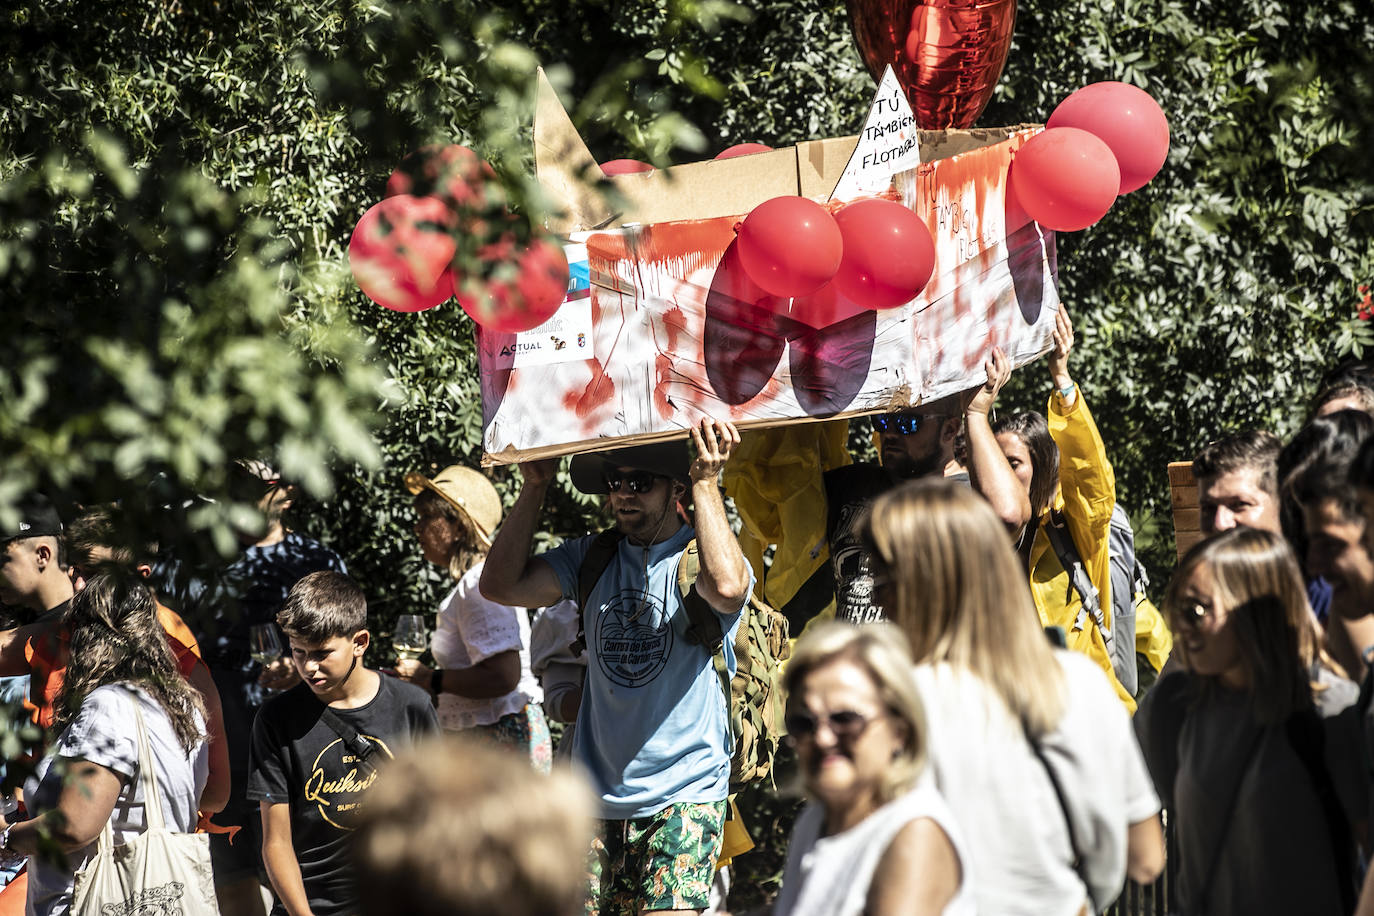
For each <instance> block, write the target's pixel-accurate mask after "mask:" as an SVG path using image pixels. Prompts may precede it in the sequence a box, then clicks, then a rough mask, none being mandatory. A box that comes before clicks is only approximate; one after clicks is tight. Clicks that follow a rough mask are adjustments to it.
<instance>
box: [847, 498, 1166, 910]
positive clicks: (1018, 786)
mask: <svg viewBox="0 0 1374 916" xmlns="http://www.w3.org/2000/svg"><path fill="white" fill-rule="evenodd" d="M862 533H863V538H864V540H865V543H866V544H867V546H868V549H869V552H870V554H871V555H872V557H873V559H874V564H875V570H874V577H875V580H876V582H877V586H878V594H879V596H880V597H881V600H882V602H883V607H885V608H887V609H888V613H889V614H890V615H891V617H892V619H893V620H894V621H896V623H897V625H898V626H899V627H900V628H901V629H902V631H903V632H904V633H905V634H906V635H907V638H908V639H909V640H910V642H911V649H912V656H913V658H914V659H915V660H916V669H915V671H916V682H917V687H918V689H919V691H920V695H921V700H922V702H923V704H924V706H925V710H926V717H927V724H928V727H929V732H928V734H929V738H928V742H927V743H928V747H929V749H930V766H931V770H932V772H933V774H934V777H935V781H936V785H937V786H938V787H939V790H940V793H941V794H942V795H943V796H944V798H945V800H946V801H947V802H948V804H949V806H950V808H951V809H952V810H953V812H954V816H955V820H956V822H957V823H958V825H959V828H960V831H961V832H962V834H963V836H964V839H965V842H966V843H967V848H968V853H969V872H970V873H971V874H972V875H973V876H974V879H975V880H974V885H973V888H974V893H975V895H976V897H977V902H978V911H979V912H980V913H997V914H999V916H1018V914H1025V916H1079V914H1087V913H1090V912H1094V911H1100V910H1101V909H1103V908H1105V907H1106V905H1107V904H1109V903H1110V902H1111V900H1112V898H1114V897H1115V896H1116V894H1117V893H1118V892H1119V891H1120V889H1121V886H1122V883H1123V881H1124V879H1125V877H1126V875H1127V874H1129V875H1130V876H1131V878H1133V879H1134V880H1136V881H1140V882H1142V883H1148V882H1150V881H1153V880H1154V878H1155V877H1156V876H1158V874H1159V872H1160V870H1161V869H1162V868H1163V862H1164V843H1163V837H1162V834H1161V831H1160V826H1159V817H1158V812H1159V801H1158V799H1157V798H1156V797H1155V794H1154V791H1153V789H1152V788H1151V786H1150V780H1149V776H1148V775H1147V774H1146V771H1145V765H1144V763H1143V761H1142V760H1141V757H1140V749H1139V748H1138V747H1137V746H1136V743H1135V738H1134V736H1133V735H1132V734H1131V725H1130V719H1129V718H1128V716H1127V714H1126V711H1125V710H1124V709H1123V708H1122V706H1121V704H1120V703H1119V702H1118V701H1117V699H1116V694H1115V691H1114V690H1113V689H1112V687H1111V685H1110V684H1109V683H1108V682H1107V680H1106V679H1105V678H1104V677H1103V675H1102V672H1101V671H1100V670H1099V669H1098V667H1097V666H1096V665H1094V664H1093V663H1092V662H1091V661H1090V660H1088V659H1086V658H1084V657H1083V656H1082V655H1080V654H1079V653H1076V652H1066V651H1061V650H1055V649H1054V648H1053V647H1052V646H1051V644H1050V641H1049V640H1048V639H1047V638H1046V636H1045V633H1044V631H1043V630H1042V628H1041V626H1040V620H1039V617H1038V616H1037V614H1036V612H1035V606H1034V604H1033V603H1032V601H1031V595H1030V590H1029V589H1028V588H1027V585H1026V578H1025V571H1024V569H1023V568H1022V567H1021V565H1020V563H1019V562H1018V561H1017V557H1016V554H1015V552H1014V551H1013V550H1012V547H1011V545H1010V543H1008V541H1007V535H1006V529H1005V528H1004V527H1003V526H1002V524H1001V522H1000V521H999V520H998V518H997V516H996V515H995V514H994V513H993V511H992V509H991V508H990V507H989V506H988V505H987V503H986V501H984V500H983V499H982V498H980V497H979V496H978V495H977V494H975V493H973V492H972V491H971V490H969V489H968V488H967V487H961V486H958V485H957V484H952V483H948V482H945V481H938V480H929V481H926V480H922V481H913V482H911V483H907V484H904V485H903V486H901V487H899V488H898V489H896V490H893V491H892V492H891V493H888V494H887V495H885V496H883V497H882V498H880V499H879V500H878V501H877V502H875V503H874V505H873V510H872V512H871V514H870V515H869V518H868V520H867V523H866V525H865V527H864V529H863V532H862Z"/></svg>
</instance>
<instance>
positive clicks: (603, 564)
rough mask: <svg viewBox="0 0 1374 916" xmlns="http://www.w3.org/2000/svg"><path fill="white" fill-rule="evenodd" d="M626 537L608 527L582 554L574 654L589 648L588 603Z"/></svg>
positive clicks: (573, 644)
mask: <svg viewBox="0 0 1374 916" xmlns="http://www.w3.org/2000/svg"><path fill="white" fill-rule="evenodd" d="M624 538H625V535H623V534H621V533H620V532H619V531H617V530H616V529H614V528H607V529H606V530H605V531H602V532H600V533H599V534H597V535H596V537H594V538H592V542H591V544H590V545H588V547H587V552H586V553H585V554H583V556H582V565H581V566H579V567H578V568H577V639H576V640H574V641H573V643H572V645H570V646H569V647H568V648H569V649H570V650H571V651H572V653H573V655H581V654H582V653H583V652H585V651H586V650H587V603H588V601H589V600H590V599H591V597H592V589H594V588H596V583H598V582H600V581H601V577H602V576H604V575H605V574H606V570H607V568H608V567H609V566H610V565H611V561H612V560H614V559H615V553H616V551H617V550H619V549H620V542H621V541H622V540H623V539H624Z"/></svg>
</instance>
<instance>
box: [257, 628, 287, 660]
mask: <svg viewBox="0 0 1374 916" xmlns="http://www.w3.org/2000/svg"><path fill="white" fill-rule="evenodd" d="M249 639H250V641H251V642H250V644H251V649H250V651H251V653H252V655H253V661H255V662H257V663H258V664H259V665H262V666H263V667H264V668H266V667H268V666H269V665H271V664H272V663H273V662H275V661H276V660H277V659H279V658H281V657H282V656H283V655H284V654H285V652H284V650H283V649H282V644H281V637H280V636H278V635H277V625H276V624H275V623H255V624H253V629H252V631H251V633H250V636H249Z"/></svg>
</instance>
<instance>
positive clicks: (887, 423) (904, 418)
mask: <svg viewBox="0 0 1374 916" xmlns="http://www.w3.org/2000/svg"><path fill="white" fill-rule="evenodd" d="M926 418H927V417H926V414H923V413H880V414H878V415H877V416H875V417H874V418H873V428H874V429H876V430H877V431H878V432H880V433H897V434H898V435H901V436H914V435H916V430H918V429H920V428H921V423H922V422H923V421H924V420H925V419H926Z"/></svg>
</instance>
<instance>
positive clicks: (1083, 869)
mask: <svg viewBox="0 0 1374 916" xmlns="http://www.w3.org/2000/svg"><path fill="white" fill-rule="evenodd" d="M1021 731H1022V732H1023V733H1024V734H1025V736H1026V743H1027V744H1029V745H1030V749H1031V752H1032V753H1034V754H1035V759H1036V760H1039V761H1040V765H1041V766H1042V767H1044V768H1045V775H1046V776H1048V777H1049V778H1050V786H1051V788H1053V789H1054V797H1055V800H1056V801H1058V802H1059V813H1060V814H1062V815H1064V827H1065V829H1067V830H1068V832H1069V849H1070V850H1071V851H1072V852H1073V863H1072V865H1073V871H1074V874H1076V875H1078V880H1079V881H1082V882H1083V890H1084V892H1085V893H1086V894H1087V895H1088V906H1089V908H1090V911H1091V912H1093V913H1100V912H1101V908H1100V907H1098V905H1097V900H1096V899H1094V897H1093V886H1092V884H1091V883H1089V881H1088V876H1087V859H1086V858H1085V857H1084V855H1083V848H1082V847H1081V846H1080V845H1079V843H1078V832H1077V831H1076V830H1074V829H1073V818H1072V817H1071V816H1070V815H1069V800H1068V798H1067V797H1066V796H1065V794H1064V786H1063V785H1062V784H1061V783H1060V781H1059V774H1058V773H1056V772H1055V771H1054V767H1053V766H1051V765H1050V761H1049V758H1048V757H1046V756H1045V749H1044V747H1043V746H1041V744H1040V739H1039V738H1037V737H1036V736H1035V735H1033V734H1031V730H1030V727H1029V726H1028V725H1027V724H1026V722H1025V720H1024V719H1023V720H1022V721H1021Z"/></svg>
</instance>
